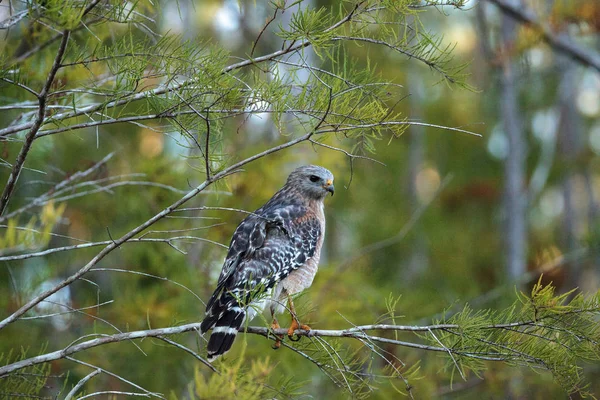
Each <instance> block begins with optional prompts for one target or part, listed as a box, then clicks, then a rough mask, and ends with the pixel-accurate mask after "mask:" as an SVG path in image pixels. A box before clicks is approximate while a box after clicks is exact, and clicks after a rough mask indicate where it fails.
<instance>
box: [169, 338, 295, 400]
mask: <svg viewBox="0 0 600 400" xmlns="http://www.w3.org/2000/svg"><path fill="white" fill-rule="evenodd" d="M243 346H244V347H245V346H246V343H245V342H244V343H243ZM276 368H277V364H276V363H273V362H271V360H270V358H269V357H265V358H264V359H252V360H249V359H247V358H246V357H244V350H243V349H242V355H241V356H240V357H239V358H238V359H237V360H236V361H235V362H233V363H219V372H218V373H214V374H211V375H210V377H208V378H207V377H206V376H205V375H204V374H202V373H201V372H200V369H199V368H196V369H194V380H193V382H192V383H190V384H189V386H188V398H190V399H206V398H211V399H224V400H225V399H232V398H236V399H244V400H258V399H265V398H294V397H296V396H298V395H300V394H301V392H299V388H300V387H301V385H302V382H298V381H294V380H293V379H286V380H279V381H277V382H275V379H273V378H272V375H273V371H274V370H275V369H276ZM171 398H173V399H177V398H178V397H177V396H176V395H175V394H172V395H171Z"/></svg>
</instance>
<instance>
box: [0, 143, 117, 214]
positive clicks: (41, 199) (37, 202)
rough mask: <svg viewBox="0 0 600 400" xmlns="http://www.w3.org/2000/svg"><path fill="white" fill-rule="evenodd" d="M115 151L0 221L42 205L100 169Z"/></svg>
mask: <svg viewBox="0 0 600 400" xmlns="http://www.w3.org/2000/svg"><path fill="white" fill-rule="evenodd" d="M114 154H115V153H114V152H113V153H110V154H108V155H107V156H106V157H104V158H103V159H102V160H100V161H98V162H97V163H96V164H94V165H92V166H91V167H90V168H88V169H87V170H85V171H77V172H76V173H74V174H73V175H71V176H69V177H67V178H66V179H64V180H63V181H61V182H59V183H57V184H56V185H54V186H53V187H52V188H51V189H50V190H48V191H47V192H46V193H44V194H43V195H41V196H39V197H36V198H35V199H34V200H33V201H32V202H31V203H29V204H26V205H24V206H23V207H21V208H19V209H17V210H15V211H13V212H11V213H8V214H5V215H0V222H2V221H4V220H7V219H9V218H12V217H14V216H16V215H18V214H21V213H23V212H25V211H27V210H29V209H31V208H33V207H36V206H38V205H42V203H43V202H44V201H45V200H47V199H48V197H49V196H50V195H52V194H53V193H55V192H57V191H59V190H61V189H63V188H65V187H66V186H68V185H69V184H70V183H71V182H74V181H76V180H78V179H81V178H85V177H86V176H88V175H90V174H91V173H93V172H94V171H96V170H97V169H99V168H100V167H102V166H103V165H104V164H106V163H107V162H108V161H109V160H110V159H111V158H112V157H113V156H114Z"/></svg>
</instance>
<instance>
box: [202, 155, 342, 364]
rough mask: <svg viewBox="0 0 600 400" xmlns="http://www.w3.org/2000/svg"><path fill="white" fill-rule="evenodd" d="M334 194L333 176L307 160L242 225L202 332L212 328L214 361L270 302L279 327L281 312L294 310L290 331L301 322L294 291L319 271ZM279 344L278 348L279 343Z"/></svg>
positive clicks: (209, 348)
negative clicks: (326, 205)
mask: <svg viewBox="0 0 600 400" xmlns="http://www.w3.org/2000/svg"><path fill="white" fill-rule="evenodd" d="M329 193H331V195H332V196H333V193H334V187H333V175H332V173H331V172H329V171H328V170H327V169H325V168H323V167H319V166H315V165H307V166H303V167H300V168H297V169H296V170H294V171H293V172H292V173H291V174H290V176H289V177H288V179H287V182H286V183H285V185H284V186H283V188H281V189H280V190H279V191H278V192H277V193H275V194H274V195H273V197H271V199H270V200H269V201H267V203H266V204H265V205H263V206H262V207H261V208H259V209H258V210H256V211H255V212H254V213H252V214H250V215H248V217H246V218H245V219H244V220H243V221H242V222H241V223H240V224H239V226H238V227H237V229H236V230H235V232H234V234H233V237H232V238H231V244H230V245H229V251H228V253H227V257H226V258H225V262H224V264H223V269H222V271H221V274H220V276H219V281H218V283H217V288H216V289H215V292H214V293H213V295H212V297H211V298H210V300H209V302H208V304H207V306H206V317H205V318H204V320H203V321H202V324H201V327H200V330H201V332H202V333H204V332H206V331H208V330H209V329H211V328H212V333H211V336H210V338H209V340H208V345H207V351H208V360H209V361H212V360H214V359H215V358H216V357H218V356H220V355H222V354H224V353H225V352H226V351H228V350H229V349H230V348H231V346H232V344H233V341H234V340H235V337H236V335H237V333H238V331H239V329H240V327H241V326H242V324H244V322H245V321H250V320H251V319H252V318H253V317H254V316H255V315H256V313H257V312H260V311H262V310H263V309H264V308H265V307H266V306H267V305H269V308H270V311H271V316H272V317H273V325H272V327H273V328H279V324H278V322H277V319H276V318H275V313H280V312H282V311H283V310H284V309H285V306H284V304H285V300H286V299H287V301H288V305H289V311H290V313H291V314H292V325H291V326H290V328H289V330H288V336H290V337H291V336H292V335H293V333H294V331H295V330H296V329H298V328H302V329H306V330H309V329H310V327H308V326H306V325H300V324H299V322H298V319H297V317H296V315H295V310H294V305H293V303H292V299H291V296H292V295H294V294H296V293H299V292H301V291H302V290H304V289H306V288H308V287H309V286H310V285H311V284H312V281H313V279H314V277H315V274H316V273H317V267H318V264H319V258H320V256H321V246H322V244H323V236H324V234H325V214H324V213H323V200H324V199H325V196H326V195H327V194H329ZM279 343H280V342H279V341H278V342H277V343H276V347H278V345H279Z"/></svg>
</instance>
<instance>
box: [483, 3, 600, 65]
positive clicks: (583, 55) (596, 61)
mask: <svg viewBox="0 0 600 400" xmlns="http://www.w3.org/2000/svg"><path fill="white" fill-rule="evenodd" d="M487 1H489V2H490V3H493V4H495V5H496V6H497V7H498V8H499V9H500V10H502V12H503V13H505V14H507V15H510V16H511V17H512V18H514V19H516V20H517V21H519V22H520V23H522V24H528V25H531V26H533V27H535V28H536V29H537V30H538V31H539V32H540V33H541V35H542V37H543V38H544V40H545V41H546V43H548V44H549V45H550V46H551V47H552V48H554V49H555V50H557V51H559V52H561V53H564V54H566V55H568V56H569V57H571V58H573V59H574V60H576V61H578V62H579V63H581V64H583V65H587V66H588V67H591V68H594V69H596V70H598V71H600V55H599V54H597V53H593V52H591V51H588V50H586V49H584V48H582V47H579V46H578V45H577V44H575V43H573V42H572V41H570V40H569V39H567V38H566V37H564V36H557V35H555V34H554V33H553V32H552V30H551V29H550V27H549V26H547V25H545V24H543V23H541V22H540V21H538V20H537V18H536V17H535V15H534V13H533V12H532V11H531V10H528V9H526V8H523V7H518V8H517V7H515V6H513V5H511V4H510V3H509V2H507V1H505V0H487Z"/></svg>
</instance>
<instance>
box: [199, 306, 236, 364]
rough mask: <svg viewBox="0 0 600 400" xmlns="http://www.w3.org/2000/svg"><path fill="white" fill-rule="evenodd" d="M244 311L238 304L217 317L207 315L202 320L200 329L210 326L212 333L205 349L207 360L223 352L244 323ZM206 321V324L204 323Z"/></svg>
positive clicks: (228, 347)
mask: <svg viewBox="0 0 600 400" xmlns="http://www.w3.org/2000/svg"><path fill="white" fill-rule="evenodd" d="M245 317H246V311H244V310H243V309H242V308H241V307H239V306H234V307H231V308H229V309H227V310H226V311H225V312H223V314H222V315H220V316H219V317H218V318H214V317H212V318H210V317H207V318H206V319H205V320H204V321H202V326H201V328H200V329H201V330H202V332H205V331H207V330H208V329H209V327H210V326H212V333H211V335H210V338H209V339H208V345H207V346H206V350H207V352H208V361H211V362H212V361H214V360H215V359H216V358H217V357H218V356H220V355H223V354H225V353H226V352H227V351H229V349H230V348H231V346H232V345H233V341H234V340H235V337H236V335H237V333H238V331H239V330H240V327H241V326H242V324H243V323H244V318H245ZM205 322H207V325H208V326H207V325H205Z"/></svg>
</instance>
